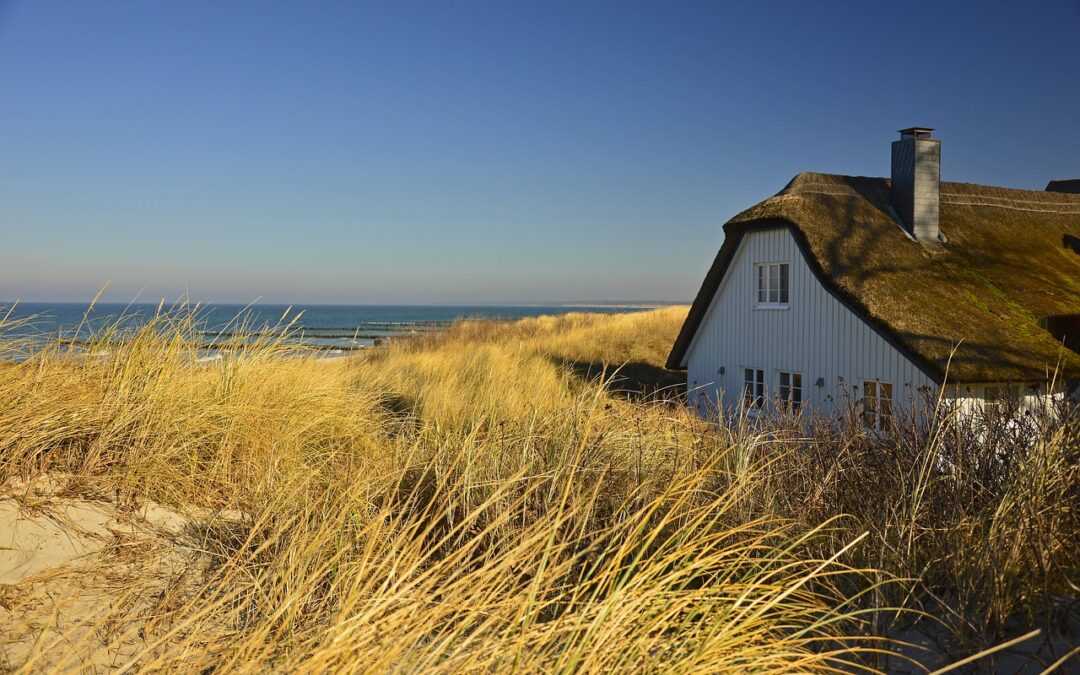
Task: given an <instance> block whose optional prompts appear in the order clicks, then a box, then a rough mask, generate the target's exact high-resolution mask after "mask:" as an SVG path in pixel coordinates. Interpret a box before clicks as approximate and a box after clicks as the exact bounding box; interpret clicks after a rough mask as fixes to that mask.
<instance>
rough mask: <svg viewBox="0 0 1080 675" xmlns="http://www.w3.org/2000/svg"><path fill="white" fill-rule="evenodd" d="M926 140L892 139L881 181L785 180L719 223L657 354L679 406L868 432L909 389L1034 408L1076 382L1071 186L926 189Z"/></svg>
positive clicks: (931, 153) (929, 168)
mask: <svg viewBox="0 0 1080 675" xmlns="http://www.w3.org/2000/svg"><path fill="white" fill-rule="evenodd" d="M932 131H933V130H932V129H927V128H920V127H916V128H911V129H904V130H902V131H901V132H900V134H901V136H900V139H899V140H897V141H894V142H893V144H892V176H891V179H886V178H867V177H853V176H839V175H826V174H818V173H801V174H799V175H797V176H795V178H794V179H792V180H791V182H790V183H788V185H787V187H785V188H784V189H783V190H781V191H780V192H779V193H777V194H776V195H775V196H773V197H770V198H768V199H766V200H765V201H763V202H761V203H760V204H757V205H755V206H753V207H751V208H749V209H748V210H746V211H743V212H742V213H740V214H738V215H737V216H735V217H734V218H732V219H731V220H730V221H728V222H727V224H725V225H724V234H725V239H724V243H723V245H722V247H721V248H720V252H719V253H718V254H717V256H716V259H715V260H714V262H713V264H712V267H711V268H710V269H709V272H708V274H707V275H706V276H705V281H704V283H703V284H702V286H701V290H700V291H699V292H698V294H697V297H696V298H695V299H694V303H693V306H692V307H691V309H690V312H689V315H688V316H687V318H686V322H685V324H684V325H683V327H682V330H681V332H680V333H679V336H678V338H677V339H676V341H675V345H674V347H673V349H672V351H671V355H670V356H669V358H668V364H667V365H668V368H672V369H685V370H686V373H687V375H686V377H687V385H688V386H687V389H688V392H689V396H690V398H691V401H690V402H691V403H692V404H693V405H695V406H697V407H699V409H701V410H702V411H703V412H710V411H711V413H712V414H715V413H716V412H717V411H718V410H719V411H724V412H726V413H731V412H739V411H745V412H748V413H750V414H759V413H761V412H762V411H769V410H776V409H778V408H786V409H805V408H807V407H809V408H813V409H817V410H818V411H823V412H828V411H830V410H835V409H836V406H839V405H842V403H841V401H842V400H845V399H846V400H848V401H851V400H854V401H855V404H856V405H861V406H862V412H863V415H864V419H865V421H866V423H867V424H869V425H872V426H875V427H879V426H882V425H885V424H887V423H888V422H889V421H890V419H891V417H892V414H893V411H894V410H895V409H897V408H898V407H900V406H904V405H907V404H908V403H909V402H911V401H918V400H919V392H920V391H921V392H933V393H937V392H944V395H945V396H946V397H949V398H952V399H956V400H958V401H959V403H960V404H962V405H973V404H975V403H977V402H979V401H985V400H995V399H998V398H1000V397H1003V396H1012V397H1018V398H1020V399H1022V402H1023V403H1024V404H1026V405H1036V404H1038V403H1039V402H1040V401H1044V400H1045V398H1046V397H1047V396H1048V395H1049V396H1060V395H1062V394H1063V393H1064V391H1065V389H1066V388H1067V387H1073V388H1074V387H1075V386H1076V381H1075V380H1076V378H1080V181H1078V180H1065V181H1052V182H1051V183H1050V184H1049V185H1048V186H1047V189H1046V190H1044V191H1034V190H1014V189H1008V188H1000V187H989V186H984V185H971V184H966V183H948V182H941V181H940V164H941V162H940V158H941V145H940V140H939V139H936V138H934V137H933V135H932V133H931V132H932ZM943 387H944V388H943Z"/></svg>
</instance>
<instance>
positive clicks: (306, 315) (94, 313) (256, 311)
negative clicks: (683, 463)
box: [0, 302, 660, 355]
mask: <svg viewBox="0 0 1080 675" xmlns="http://www.w3.org/2000/svg"><path fill="white" fill-rule="evenodd" d="M658 306H660V305H657V304H648V303H640V304H607V303H596V304H552V305H532V304H530V305H314V304H313V305H283V304H262V303H258V304H252V305H231V304H217V305H200V306H198V308H197V310H196V316H197V320H196V329H195V331H194V332H195V335H193V336H192V337H193V338H194V339H196V340H197V341H198V342H199V343H200V344H202V345H204V346H206V347H207V348H210V349H212V348H213V345H214V344H215V343H223V342H226V341H233V342H235V337H236V335H237V334H238V333H243V334H247V335H251V334H255V335H258V334H275V335H281V334H282V329H283V328H284V327H285V326H286V325H287V324H290V322H291V325H290V326H289V328H288V331H287V337H285V338H283V339H284V341H285V342H292V343H297V344H303V345H305V346H308V347H311V348H314V349H318V350H320V351H322V352H324V353H325V354H326V355H339V354H343V353H346V352H349V351H355V350H358V349H364V348H367V347H370V346H372V345H375V344H378V343H382V342H386V341H391V340H394V339H399V338H401V337H402V336H405V335H416V334H418V333H423V332H429V331H437V330H441V329H445V328H446V327H447V326H449V325H450V324H451V323H453V322H454V321H458V320H462V319H503V320H511V319H521V318H526V317H535V316H542V315H561V314H567V313H569V312H594V313H602V314H610V313H617V312H633V311H643V310H647V309H652V308H655V307H658ZM157 310H158V305H156V304H153V305H151V304H119V303H97V304H95V305H93V306H92V307H91V306H88V305H87V304H85V303H84V304H80V303H39V302H18V303H10V302H9V303H2V302H0V341H11V340H12V339H14V340H19V341H22V342H24V343H27V344H45V343H47V342H49V341H51V340H57V339H59V340H63V341H66V342H68V343H70V344H72V345H78V344H81V343H83V342H85V341H86V340H87V339H89V338H91V337H92V336H93V335H95V334H98V335H100V333H101V331H102V330H103V329H105V328H107V327H118V330H115V331H114V334H115V335H117V336H120V337H121V339H122V336H123V335H124V334H126V333H129V332H130V331H132V330H134V329H137V328H138V327H139V326H141V325H144V324H145V322H146V321H147V320H148V319H150V318H151V317H153V316H154V314H155V313H156V312H157ZM173 310H174V311H176V310H177V308H173Z"/></svg>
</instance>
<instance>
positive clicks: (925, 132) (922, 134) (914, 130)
mask: <svg viewBox="0 0 1080 675" xmlns="http://www.w3.org/2000/svg"><path fill="white" fill-rule="evenodd" d="M931 131H933V129H932V128H931V127H908V128H907V129H901V130H900V138H905V137H907V136H910V137H911V138H930V132H931Z"/></svg>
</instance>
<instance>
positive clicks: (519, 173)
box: [0, 0, 1080, 303]
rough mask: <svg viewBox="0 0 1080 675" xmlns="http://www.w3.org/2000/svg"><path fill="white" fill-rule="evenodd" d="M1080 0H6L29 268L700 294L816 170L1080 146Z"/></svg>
mask: <svg viewBox="0 0 1080 675" xmlns="http://www.w3.org/2000/svg"><path fill="white" fill-rule="evenodd" d="M1077 35H1080V2H1078V1H1077V0H1057V1H1056V2H1055V1H1047V2H1040V3H1003V4H1001V5H995V4H994V3H989V2H971V3H945V2H934V3H925V4H922V3H909V2H905V3H877V2H851V3H839V2H837V3H833V2H819V3H799V2H785V3H768V2H753V3H745V4H744V5H742V6H740V7H736V6H729V4H728V3H720V2H700V3H677V2H663V3H661V2H650V3H630V2H613V3H596V2H581V1H576V2H566V3H560V2H535V3H531V2H441V1H440V2H430V3H414V2H378V3H376V2H340V3H334V2H302V3H301V2H280V3H271V2H217V1H215V2H195V1H192V0H186V1H185V2H172V3H165V2H104V3H89V2H53V1H50V0H34V1H33V2H29V1H27V2H17V1H16V2H3V0H0V299H9V300H10V299H13V298H22V299H24V300H27V301H30V300H71V301H84V300H88V299H89V298H90V297H92V296H93V295H94V293H95V292H96V290H97V289H98V287H99V286H100V285H101V284H102V283H103V282H105V281H107V280H111V286H110V289H109V292H108V296H107V299H113V300H130V299H131V298H132V297H134V296H135V295H136V294H138V293H140V292H141V293H142V295H141V297H142V298H143V299H145V300H149V301H154V300H156V299H158V298H160V297H167V298H174V297H176V296H178V295H180V294H182V293H184V292H185V289H186V290H187V292H189V293H190V295H191V297H192V298H194V299H197V300H202V301H248V300H252V299H254V298H258V297H261V298H264V299H265V300H267V301H282V302H332V303H333V302H341V303H425V302H431V303H446V302H513V301H521V302H541V301H572V300H675V301H688V300H690V299H691V298H692V297H693V294H694V293H695V292H696V290H697V288H698V285H699V284H700V281H701V279H702V277H703V276H704V273H705V271H706V269H707V268H708V265H709V263H710V261H711V260H712V258H713V256H714V255H715V253H716V250H717V248H718V247H719V245H720V243H721V242H722V240H723V232H722V229H721V226H722V225H723V223H724V221H725V220H727V219H728V218H729V217H731V216H732V215H733V214H735V213H737V212H738V211H740V210H742V209H743V208H745V207H747V206H750V205H751V204H753V203H754V202H756V201H759V200H760V199H762V198H764V197H766V196H768V195H770V194H772V193H774V192H776V191H777V190H779V189H780V188H782V187H783V185H784V184H785V183H786V182H787V181H788V180H789V179H790V178H791V177H792V176H793V175H795V174H796V173H798V172H800V171H804V170H815V171H826V172H837V173H848V174H864V175H886V174H887V173H888V170H889V168H888V167H889V143H890V142H891V141H892V140H893V138H894V137H895V136H896V134H895V130H896V129H899V128H901V127H904V126H911V125H928V126H932V127H936V128H937V129H938V132H937V135H938V136H939V137H940V138H941V139H942V164H943V167H942V173H943V178H945V179H946V180H956V181H966V182H977V183H987V184H993V185H1005V186H1013V187H1026V188H1036V189H1041V188H1042V187H1043V186H1045V184H1046V181H1047V180H1049V179H1051V178H1064V177H1074V176H1080V131H1078V127H1077V120H1080V41H1078V39H1077Z"/></svg>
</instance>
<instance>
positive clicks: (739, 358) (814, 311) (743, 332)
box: [687, 228, 937, 414]
mask: <svg viewBox="0 0 1080 675" xmlns="http://www.w3.org/2000/svg"><path fill="white" fill-rule="evenodd" d="M764 262H788V263H790V264H791V268H790V274H791V281H790V284H791V292H790V299H791V302H790V304H789V307H788V308H787V309H756V308H755V305H756V299H757V294H756V277H755V269H754V265H755V263H764ZM721 367H722V368H723V369H724V374H722V375H721V374H720V373H719V370H720V368H721ZM750 367H753V368H763V369H764V370H765V382H766V386H767V388H768V392H767V395H768V397H772V395H773V393H774V392H775V390H776V387H777V385H778V381H779V375H778V371H781V370H787V371H792V372H799V373H802V381H803V401H804V405H807V406H810V408H812V409H813V410H815V411H817V412H821V413H825V414H828V413H831V412H833V411H835V410H838V409H839V408H841V407H843V406H844V405H845V404H844V400H843V394H842V388H841V386H840V378H843V379H844V381H845V382H846V383H847V385H848V387H849V388H851V387H854V386H858V387H859V389H858V391H857V393H856V392H852V393H853V395H855V396H861V395H862V381H863V380H864V379H881V380H885V381H889V382H892V383H893V399H894V402H895V404H896V405H897V406H902V405H904V404H905V403H906V402H907V400H908V399H909V397H911V396H917V392H918V390H919V388H920V387H930V388H936V387H937V385H936V384H935V383H934V382H933V381H932V380H931V379H930V378H929V377H927V376H926V374H925V373H923V372H922V371H921V370H919V368H917V367H916V366H915V365H914V364H913V363H911V362H910V361H909V360H908V359H907V358H905V357H904V356H903V355H902V354H900V352H898V351H897V350H896V349H895V348H893V346H892V345H890V344H889V343H888V342H887V341H886V340H885V339H884V338H882V337H881V336H880V335H878V334H877V333H876V332H875V331H874V330H873V329H872V328H870V326H868V325H867V324H866V323H865V322H864V321H863V320H862V319H860V318H859V317H858V316H856V315H855V314H854V313H852V312H851V311H850V310H849V309H848V308H847V307H845V306H844V305H843V304H841V303H840V301H839V300H837V299H836V298H834V297H833V296H832V295H831V294H830V293H829V292H828V291H827V290H826V289H825V288H824V287H823V286H822V285H821V284H820V283H819V282H818V280H817V278H816V277H815V276H814V273H813V271H812V270H811V269H810V267H809V265H808V264H807V263H806V260H805V259H804V258H803V256H802V252H801V251H800V250H799V247H798V244H797V243H796V242H795V239H794V237H793V236H792V235H791V232H790V231H789V230H788V229H787V228H777V229H770V230H759V231H755V232H748V233H746V234H744V235H743V239H742V243H741V244H740V245H739V248H738V250H737V251H736V252H735V255H734V258H733V260H732V261H731V265H730V266H729V267H728V270H727V274H726V275H725V278H724V280H723V281H722V282H721V285H720V287H719V289H718V290H717V292H716V296H715V297H714V298H713V301H712V305H711V306H710V307H709V310H708V311H707V312H706V314H705V318H704V320H703V321H702V323H701V326H700V328H699V329H698V333H697V335H696V336H695V338H694V340H693V342H692V343H691V344H690V348H689V350H688V352H687V385H688V389H689V392H690V397H691V402H695V403H699V404H700V403H704V400H703V399H702V398H701V397H702V396H704V397H707V401H708V406H716V405H717V404H719V405H721V406H723V409H724V410H725V411H728V412H731V411H732V410H734V409H736V407H737V406H738V404H739V396H740V394H741V391H742V377H743V368H750ZM818 378H823V379H824V380H825V385H824V386H823V387H817V386H815V384H814V383H815V382H816V381H817V379H818Z"/></svg>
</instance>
